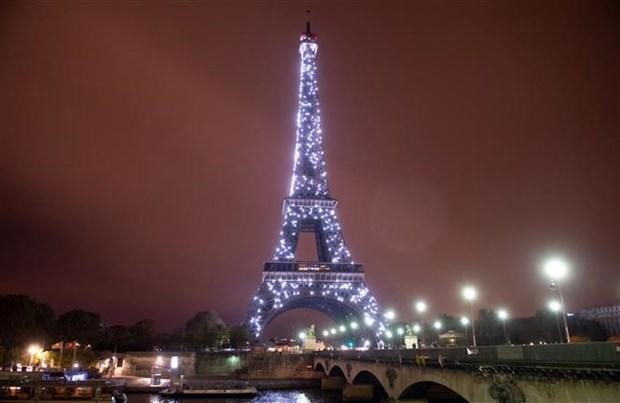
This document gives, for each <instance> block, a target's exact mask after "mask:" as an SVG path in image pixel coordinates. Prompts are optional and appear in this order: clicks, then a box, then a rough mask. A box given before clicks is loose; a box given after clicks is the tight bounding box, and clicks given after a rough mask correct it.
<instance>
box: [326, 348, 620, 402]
mask: <svg viewBox="0 0 620 403" xmlns="http://www.w3.org/2000/svg"><path fill="white" fill-rule="evenodd" d="M314 368H315V370H317V371H322V372H323V373H324V374H325V375H326V377H325V378H323V383H322V385H323V387H324V389H342V393H343V400H347V399H350V400H368V401H378V400H381V399H392V400H397V401H415V402H476V403H478V402H482V403H484V402H493V403H497V402H500V403H516V402H557V403H571V402H579V403H585V402H597V403H598V402H620V345H616V344H614V343H608V342H606V343H580V344H551V345H515V346H510V345H506V346H488V347H478V348H477V349H476V350H473V351H472V348H471V347H470V348H469V350H468V348H465V347H453V348H434V349H415V350H369V351H331V352H327V351H325V352H319V353H316V355H315V356H314Z"/></svg>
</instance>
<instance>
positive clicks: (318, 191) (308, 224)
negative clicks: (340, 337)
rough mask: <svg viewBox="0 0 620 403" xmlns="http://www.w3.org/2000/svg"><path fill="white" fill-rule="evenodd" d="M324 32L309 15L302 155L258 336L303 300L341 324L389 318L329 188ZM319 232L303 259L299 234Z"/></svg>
mask: <svg viewBox="0 0 620 403" xmlns="http://www.w3.org/2000/svg"><path fill="white" fill-rule="evenodd" d="M317 51H318V42H317V36H316V35H315V34H314V33H312V31H311V30H310V22H307V23H306V31H305V32H303V33H302V34H301V38H300V40H299V54H300V56H301V70H300V77H299V105H298V112H297V141H296V144H295V163H294V167H293V176H292V180H291V186H290V191H289V195H288V197H286V198H285V199H284V203H283V207H282V215H283V223H282V230H281V231H280V239H279V242H278V244H277V246H276V250H275V253H274V254H273V258H272V260H271V261H269V262H266V263H265V266H264V271H263V278H262V282H261V285H260V287H259V288H258V291H257V292H256V295H255V296H254V299H253V300H252V302H251V304H250V307H249V309H248V313H247V316H246V319H245V321H244V324H245V326H247V327H248V329H249V330H250V332H251V334H252V335H253V336H254V337H256V338H258V337H259V336H260V334H261V331H262V330H263V329H264V328H265V327H266V326H267V325H268V324H269V322H271V321H272V320H273V319H274V318H275V317H277V316H278V315H280V314H282V313H284V312H286V311H288V310H291V309H296V308H307V309H313V310H316V311H319V312H322V313H323V314H325V315H327V316H328V317H329V318H331V319H332V320H334V321H335V322H336V323H337V324H339V325H340V326H339V328H340V329H341V331H343V329H347V330H344V331H346V332H349V331H351V332H353V331H355V332H358V333H359V334H361V333H365V334H370V335H371V337H373V338H374V337H380V336H381V335H382V333H383V332H384V331H385V328H386V324H385V319H384V316H383V315H382V310H381V308H380V307H379V305H378V304H377V302H376V300H375V298H374V297H373V296H372V294H371V293H370V291H369V289H368V286H367V285H366V283H365V280H364V270H363V268H362V265H361V264H358V263H354V262H353V259H352V258H351V253H350V252H349V250H348V249H347V246H346V244H345V242H344V238H343V236H342V228H341V226H340V223H339V220H338V216H337V215H336V204H337V203H338V202H337V200H336V199H334V198H332V197H331V196H330V193H329V187H328V184H327V170H326V165H325V158H324V151H323V140H322V130H321V113H320V112H321V111H320V108H319V100H318V82H317V63H316V55H317ZM302 232H310V233H313V234H314V237H315V240H316V249H317V256H318V260H317V261H310V262H309V261H298V260H296V259H295V253H296V250H297V242H298V239H299V234H300V233H302Z"/></svg>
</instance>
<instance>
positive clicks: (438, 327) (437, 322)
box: [433, 320, 441, 331]
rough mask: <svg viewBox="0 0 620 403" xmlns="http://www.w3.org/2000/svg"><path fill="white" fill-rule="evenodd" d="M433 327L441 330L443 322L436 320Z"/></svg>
mask: <svg viewBox="0 0 620 403" xmlns="http://www.w3.org/2000/svg"><path fill="white" fill-rule="evenodd" d="M433 327H434V328H435V330H437V331H439V330H441V322H440V321H438V320H436V321H435V323H433Z"/></svg>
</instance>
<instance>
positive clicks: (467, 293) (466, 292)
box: [463, 286, 478, 347]
mask: <svg viewBox="0 0 620 403" xmlns="http://www.w3.org/2000/svg"><path fill="white" fill-rule="evenodd" d="M477 296H478V292H477V291H476V289H475V288H474V287H471V286H467V287H464V288H463V298H465V300H467V301H468V302H469V310H470V314H471V338H472V340H473V342H474V347H476V325H475V322H476V318H474V300H475V299H476V297H477Z"/></svg>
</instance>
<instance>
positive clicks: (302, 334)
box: [298, 332, 306, 340]
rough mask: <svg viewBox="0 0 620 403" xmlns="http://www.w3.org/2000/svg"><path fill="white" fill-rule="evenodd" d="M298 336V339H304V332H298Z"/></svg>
mask: <svg viewBox="0 0 620 403" xmlns="http://www.w3.org/2000/svg"><path fill="white" fill-rule="evenodd" d="M298 336H299V340H304V339H305V338H306V332H299V334H298Z"/></svg>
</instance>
